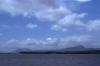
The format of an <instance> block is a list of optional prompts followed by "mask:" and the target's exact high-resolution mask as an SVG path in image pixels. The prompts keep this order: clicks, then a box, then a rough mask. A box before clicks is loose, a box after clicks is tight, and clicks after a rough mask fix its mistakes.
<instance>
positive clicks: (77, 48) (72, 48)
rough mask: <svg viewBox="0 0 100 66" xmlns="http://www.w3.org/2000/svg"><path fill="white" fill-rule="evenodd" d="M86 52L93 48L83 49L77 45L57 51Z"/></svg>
mask: <svg viewBox="0 0 100 66" xmlns="http://www.w3.org/2000/svg"><path fill="white" fill-rule="evenodd" d="M87 50H93V48H85V47H84V46H81V45H79V46H75V47H70V48H64V49H60V50H58V51H87Z"/></svg>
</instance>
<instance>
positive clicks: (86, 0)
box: [75, 0, 92, 2]
mask: <svg viewBox="0 0 100 66" xmlns="http://www.w3.org/2000/svg"><path fill="white" fill-rule="evenodd" d="M75 1H78V2H90V1H92V0H75Z"/></svg>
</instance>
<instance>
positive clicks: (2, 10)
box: [0, 0, 100, 52]
mask: <svg viewBox="0 0 100 66" xmlns="http://www.w3.org/2000/svg"><path fill="white" fill-rule="evenodd" d="M99 3H100V1H99V0H0V43H1V47H0V48H1V49H2V50H1V52H2V51H4V50H5V51H6V50H7V49H5V48H8V49H9V50H15V49H18V48H23V47H24V48H33V47H35V48H36V49H40V47H39V46H43V48H41V49H42V50H44V49H45V50H46V49H47V48H50V49H51V48H55V47H56V49H58V48H64V46H66V47H71V46H77V45H83V46H85V47H87V48H88V47H92V48H100V42H99V39H100V36H99V33H100V30H99V28H100V15H99V12H100V8H99ZM65 39H66V40H65ZM23 41H26V43H25V44H24V43H23ZM38 41H40V42H38ZM58 41H60V42H59V46H61V47H59V46H58V45H57V46H55V42H58ZM71 41H75V42H76V43H77V44H73V43H72V44H71V43H70V42H71ZM9 42H10V43H9ZM13 43H14V44H13ZM30 43H32V44H33V45H32V47H30V46H29V44H30ZM62 43H64V45H62ZM69 43H70V44H69ZM8 44H9V46H8ZM12 44H13V45H12ZM34 44H36V45H34ZM38 44H39V46H37V45H38ZM45 44H46V45H45ZM49 44H51V45H54V46H55V47H54V46H49ZM16 45H17V48H16ZM19 45H21V46H22V47H19ZM33 50H34V49H33Z"/></svg>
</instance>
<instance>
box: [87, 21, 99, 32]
mask: <svg viewBox="0 0 100 66" xmlns="http://www.w3.org/2000/svg"><path fill="white" fill-rule="evenodd" d="M99 28H100V20H90V21H88V22H87V24H86V29H87V30H89V31H93V30H97V31H100V29H99Z"/></svg>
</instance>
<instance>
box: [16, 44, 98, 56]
mask: <svg viewBox="0 0 100 66" xmlns="http://www.w3.org/2000/svg"><path fill="white" fill-rule="evenodd" d="M14 53H21V54H93V53H100V50H97V49H93V48H85V47H83V46H81V45H80V46H75V47H70V48H64V49H59V50H52V51H47V50H45V51H35V50H34V51H33V50H31V49H26V48H21V49H18V50H16V51H14Z"/></svg>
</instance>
